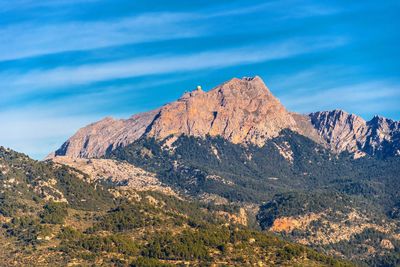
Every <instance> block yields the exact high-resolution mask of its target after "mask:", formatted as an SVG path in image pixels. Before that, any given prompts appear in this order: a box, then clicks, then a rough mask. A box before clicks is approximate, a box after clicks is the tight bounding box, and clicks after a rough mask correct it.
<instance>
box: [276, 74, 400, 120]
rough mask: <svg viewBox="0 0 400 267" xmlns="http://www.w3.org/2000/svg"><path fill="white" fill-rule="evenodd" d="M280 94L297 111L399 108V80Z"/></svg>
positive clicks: (354, 111) (358, 112) (352, 110)
mask: <svg viewBox="0 0 400 267" xmlns="http://www.w3.org/2000/svg"><path fill="white" fill-rule="evenodd" d="M280 97H281V99H282V102H283V103H284V104H285V105H286V106H287V107H288V108H289V109H291V110H294V111H298V112H305V113H307V112H312V111H317V110H332V109H336V108H341V109H344V110H346V111H348V112H351V113H356V114H370V113H372V112H373V113H374V114H377V113H380V112H390V111H395V110H396V109H397V108H398V103H399V101H400V83H398V82H396V81H392V80H374V81H368V82H362V83H355V84H347V85H344V86H339V87H331V88H326V87H325V88H323V87H322V88H319V89H318V90H315V89H311V90H299V91H297V92H290V93H288V94H282V95H281V96H280ZM366 119H368V118H366Z"/></svg>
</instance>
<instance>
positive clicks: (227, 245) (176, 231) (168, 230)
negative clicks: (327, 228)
mask: <svg viewBox="0 0 400 267" xmlns="http://www.w3.org/2000/svg"><path fill="white" fill-rule="evenodd" d="M0 168H1V175H0V185H1V191H0V194H1V206H0V208H1V210H0V211H1V215H0V222H1V224H2V227H1V228H0V250H1V251H2V253H1V254H0V262H1V265H2V266H66V265H68V264H69V265H71V264H73V265H78V266H93V265H96V266H172V265H178V266H182V265H184V264H185V265H187V264H189V265H190V266H209V265H211V264H212V263H216V264H218V265H220V266H224V265H228V266H246V265H247V266H252V265H255V264H260V262H262V263H263V264H264V265H267V266H270V265H280V266H294V265H300V266H350V265H351V264H350V263H348V262H344V261H339V260H336V259H334V258H332V257H329V256H326V255H323V254H321V253H318V252H316V251H314V250H312V249H309V248H307V247H305V246H302V245H296V244H293V243H290V242H287V241H283V240H282V239H280V238H278V237H277V236H274V235H271V234H266V233H263V232H260V231H257V230H251V229H249V228H247V227H245V226H242V225H239V224H234V223H231V222H230V221H228V220H224V219H222V217H220V216H218V214H220V213H221V212H226V211H229V208H228V207H225V206H218V205H205V204H201V203H198V202H195V201H191V200H189V199H185V198H177V197H174V196H167V195H163V194H161V193H156V192H134V193H133V194H132V197H127V198H116V197H114V196H113V195H111V194H110V193H109V192H108V190H107V188H106V187H103V186H101V185H100V184H89V183H87V182H85V175H84V174H83V173H80V172H79V171H77V170H74V169H71V168H69V167H66V166H60V165H55V164H53V163H50V162H38V161H34V160H31V159H29V158H28V157H27V156H25V155H23V154H19V153H16V152H14V151H11V150H8V149H3V148H0ZM114 190H115V188H114Z"/></svg>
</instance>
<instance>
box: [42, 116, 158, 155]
mask: <svg viewBox="0 0 400 267" xmlns="http://www.w3.org/2000/svg"><path fill="white" fill-rule="evenodd" d="M157 113H158V110H155V111H150V112H147V113H141V114H137V115H134V116H132V117H131V118H129V119H126V120H116V119H113V118H109V117H108V118H105V119H103V120H101V121H98V122H95V123H92V124H90V125H88V126H86V127H84V128H82V129H80V130H79V131H78V132H77V133H76V134H75V135H73V136H72V137H71V138H70V139H68V140H67V141H66V142H65V143H64V144H63V145H62V146H61V147H60V148H59V149H58V150H56V151H55V152H54V153H52V154H50V155H49V156H48V158H52V157H54V156H69V157H72V158H96V157H101V156H103V155H104V154H105V153H106V152H107V151H111V150H113V149H115V148H117V147H119V146H125V145H128V144H130V143H132V142H134V141H135V140H136V139H138V138H140V137H141V136H142V135H143V134H144V133H145V132H146V129H147V127H148V126H149V125H150V124H151V122H152V121H153V120H154V118H155V116H156V115H157Z"/></svg>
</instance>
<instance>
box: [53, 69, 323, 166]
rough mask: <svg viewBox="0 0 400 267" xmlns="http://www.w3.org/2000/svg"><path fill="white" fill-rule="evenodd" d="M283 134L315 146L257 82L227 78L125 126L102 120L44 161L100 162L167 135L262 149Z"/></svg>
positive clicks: (306, 128) (306, 126)
mask: <svg viewBox="0 0 400 267" xmlns="http://www.w3.org/2000/svg"><path fill="white" fill-rule="evenodd" d="M283 129H291V130H293V131H297V132H299V133H302V134H304V135H308V136H309V137H310V138H312V139H314V140H319V136H318V134H317V132H316V131H315V130H314V129H313V127H312V125H311V123H310V121H309V118H307V116H302V115H298V114H293V113H290V112H288V111H287V110H286V108H285V107H284V106H283V105H282V104H281V103H280V102H279V100H278V99H277V98H276V97H274V96H273V95H272V93H271V92H270V91H269V89H268V88H267V87H266V85H265V84H264V82H263V81H262V79H261V78H260V77H257V76H256V77H254V78H243V79H237V78H233V79H232V80H230V81H228V82H226V83H224V84H222V85H220V86H217V87H216V88H214V89H212V90H210V91H209V92H204V91H203V90H201V89H200V88H198V89H197V90H194V91H192V92H188V93H185V94H184V95H183V96H182V97H181V98H180V99H178V100H177V101H175V102H172V103H170V104H167V105H165V106H163V107H161V108H160V109H158V110H154V111H150V112H147V113H142V114H138V115H135V116H133V117H131V118H130V119H127V120H114V119H112V118H105V119H103V120H101V121H99V122H96V123H93V124H91V125H89V126H87V127H84V128H82V129H80V130H79V131H78V132H77V133H76V134H75V135H74V136H72V137H71V138H70V139H69V140H68V141H66V142H65V143H64V144H63V145H62V147H61V148H60V149H58V150H57V151H56V152H55V153H53V154H51V155H49V157H50V158H51V157H54V156H69V157H72V158H77V157H83V158H93V157H101V156H104V155H105V154H106V153H107V152H110V151H111V150H113V149H115V148H117V147H120V146H126V145H127V144H129V143H132V142H133V141H135V140H137V139H139V138H140V137H142V136H146V137H155V138H156V139H159V140H162V139H164V138H166V137H168V136H171V135H172V136H180V135H182V134H184V135H192V136H197V137H204V136H206V135H210V136H222V137H224V138H225V139H227V140H229V141H231V142H232V143H236V144H237V143H242V144H243V143H251V144H256V145H259V146H262V145H264V144H265V142H266V141H267V140H268V139H271V138H273V137H276V136H278V135H279V133H280V131H281V130H283Z"/></svg>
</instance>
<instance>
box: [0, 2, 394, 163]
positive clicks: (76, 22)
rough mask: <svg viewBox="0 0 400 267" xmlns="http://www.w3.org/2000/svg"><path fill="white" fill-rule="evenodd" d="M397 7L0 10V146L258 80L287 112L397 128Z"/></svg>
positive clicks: (179, 5)
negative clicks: (392, 123) (232, 82)
mask: <svg viewBox="0 0 400 267" xmlns="http://www.w3.org/2000/svg"><path fill="white" fill-rule="evenodd" d="M399 14H400V2H399V1H390V0H385V1H315V0H299V1H289V0H280V1H235V0H221V1H215V0H214V1H174V0H170V1H160V0H158V1H157V0H154V1H140V0H137V1H131V0H126V1H118V0H113V1H111V0H110V1H98V0H42V1H36V0H13V1H8V0H0V26H1V27H0V81H1V83H0V125H1V131H0V145H3V146H7V147H11V148H13V149H15V150H18V151H21V152H24V153H27V154H29V155H30V156H32V157H34V158H37V159H41V158H43V157H44V156H45V155H46V154H48V153H49V152H50V151H52V150H54V149H56V148H57V147H58V146H60V145H61V144H62V142H63V141H64V140H66V139H67V138H68V137H69V136H70V135H72V134H73V133H74V132H75V131H76V130H77V129H79V128H80V127H82V126H84V125H86V124H88V123H90V122H93V121H96V120H99V119H101V118H102V117H105V116H114V117H118V118H124V117H128V116H130V115H132V114H134V113H137V112H142V111H147V110H151V109H153V108H156V107H158V106H160V105H163V104H165V103H167V102H170V101H173V100H175V99H176V98H178V97H179V96H180V95H181V94H182V93H183V92H184V91H187V90H191V89H193V88H195V87H196V86H197V85H202V87H203V89H206V90H209V89H211V88H213V87H214V86H216V85H218V84H220V83H222V82H224V81H226V80H229V79H230V78H232V77H242V76H254V75H259V76H261V77H262V78H263V79H264V81H265V83H266V84H267V85H268V87H269V88H270V89H271V91H272V92H273V93H274V94H275V95H276V96H277V97H279V98H280V100H281V102H282V103H283V104H284V105H286V107H287V108H288V109H290V110H292V111H296V112H301V113H307V112H312V111H317V110H331V109H335V108H341V109H345V110H346V111H348V112H351V113H355V114H358V115H361V116H362V117H363V118H365V119H370V118H371V117H372V116H373V115H375V114H380V115H383V116H386V117H389V118H392V119H396V120H399V119H400V53H399V46H400V31H399V30H398V28H399V25H400V18H399V17H400V16H399Z"/></svg>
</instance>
